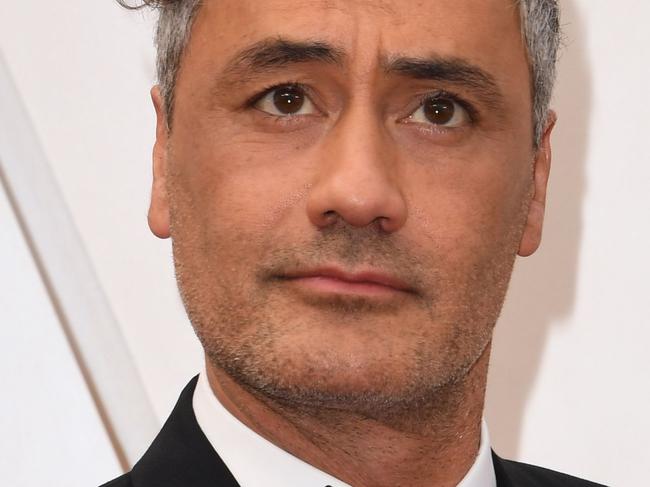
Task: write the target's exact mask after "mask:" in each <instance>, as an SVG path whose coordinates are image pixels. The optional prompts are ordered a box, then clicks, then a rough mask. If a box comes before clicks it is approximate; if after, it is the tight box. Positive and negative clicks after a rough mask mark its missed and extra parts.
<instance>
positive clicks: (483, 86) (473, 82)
mask: <svg viewBox="0 0 650 487" xmlns="http://www.w3.org/2000/svg"><path fill="white" fill-rule="evenodd" d="M384 68H385V71H386V72H387V73H395V74H398V75H400V76H405V77H408V78H412V79H418V80H431V81H440V82H446V83H451V84H455V85H461V86H465V87H467V88H469V89H471V90H472V91H474V92H476V94H477V95H478V96H479V97H480V98H481V99H482V101H483V102H484V103H486V104H487V105H488V106H498V105H499V104H501V103H502V102H503V95H502V93H501V90H500V89H499V86H498V84H497V82H496V80H495V78H494V77H493V76H492V75H491V74H490V73H488V72H487V71H485V70H484V69H481V68H480V67H478V66H476V65H474V64H471V63H469V62H467V61H465V60H464V59H460V58H443V57H439V56H435V55H434V56H431V57H429V58H412V57H398V58H393V59H391V60H389V61H388V62H387V63H385V66H384Z"/></svg>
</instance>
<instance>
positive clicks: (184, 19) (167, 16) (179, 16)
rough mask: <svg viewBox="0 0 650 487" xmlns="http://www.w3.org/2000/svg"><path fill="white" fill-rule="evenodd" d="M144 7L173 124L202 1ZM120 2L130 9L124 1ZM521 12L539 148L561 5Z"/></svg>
mask: <svg viewBox="0 0 650 487" xmlns="http://www.w3.org/2000/svg"><path fill="white" fill-rule="evenodd" d="M143 1H144V3H143V4H142V5H140V7H141V6H146V5H148V6H151V7H156V8H158V9H159V17H158V26H157V28H156V37H155V39H156V48H157V62H156V66H157V71H158V83H159V85H160V91H161V95H162V99H163V103H164V105H165V112H166V114H167V120H168V122H169V123H170V124H171V119H172V118H171V117H172V112H173V107H174V87H175V85H176V78H177V75H178V70H179V68H180V64H181V59H182V55H183V50H184V49H185V46H186V44H187V42H188V40H189V37H190V32H191V30H192V25H193V23H194V19H195V18H196V13H197V11H198V8H199V6H200V4H201V0H143ZM118 2H119V3H120V4H121V5H123V6H125V7H127V8H139V7H132V6H129V5H128V4H127V3H126V2H125V1H124V0H118ZM516 2H517V4H518V5H519V8H520V12H521V24H522V35H523V36H524V40H525V43H526V47H527V50H528V63H529V65H530V75H531V84H532V101H533V120H532V121H533V136H534V144H535V147H537V146H538V145H539V143H540V142H541V140H542V136H543V134H544V128H545V126H546V123H547V120H548V115H549V107H550V104H551V95H552V93H553V85H554V84H555V66H556V62H557V55H558V49H559V47H560V39H561V33H560V8H559V6H558V2H557V0H516Z"/></svg>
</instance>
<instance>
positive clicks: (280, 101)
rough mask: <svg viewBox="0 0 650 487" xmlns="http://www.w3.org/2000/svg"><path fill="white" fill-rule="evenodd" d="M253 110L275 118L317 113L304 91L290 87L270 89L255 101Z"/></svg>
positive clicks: (296, 87) (297, 87)
mask: <svg viewBox="0 0 650 487" xmlns="http://www.w3.org/2000/svg"><path fill="white" fill-rule="evenodd" d="M255 108H257V109H258V110H261V111H263V112H266V113H268V114H270V115H275V116H276V117H289V116H292V115H295V116H298V115H313V114H314V113H317V110H316V108H315V107H314V105H313V103H312V102H311V100H310V99H309V97H308V96H307V94H306V93H305V90H304V89H302V88H301V87H300V86H292V85H285V86H278V87H276V88H273V89H270V90H269V91H267V92H266V93H265V94H264V95H263V96H262V97H261V98H260V99H259V100H257V102H256V103H255Z"/></svg>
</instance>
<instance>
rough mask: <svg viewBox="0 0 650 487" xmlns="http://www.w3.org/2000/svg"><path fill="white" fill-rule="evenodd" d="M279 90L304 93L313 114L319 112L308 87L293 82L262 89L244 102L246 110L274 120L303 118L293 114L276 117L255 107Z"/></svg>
mask: <svg viewBox="0 0 650 487" xmlns="http://www.w3.org/2000/svg"><path fill="white" fill-rule="evenodd" d="M281 88H291V89H296V90H300V91H302V92H303V93H304V95H305V99H306V100H307V101H308V103H309V104H310V105H311V106H312V107H313V109H314V111H315V112H319V111H320V110H319V109H318V107H317V106H316V103H314V100H313V96H312V95H311V91H312V90H310V89H309V87H308V86H305V85H303V84H302V83H298V82H295V81H288V82H284V83H275V84H273V85H271V86H268V87H266V88H264V89H262V90H261V91H260V92H259V93H257V94H256V95H254V96H253V97H252V98H250V99H249V100H248V101H247V102H246V108H254V109H256V110H259V111H261V112H263V113H265V114H267V115H269V116H272V117H276V118H289V117H297V116H304V114H303V115H300V114H293V115H289V114H286V115H277V114H274V113H270V112H268V111H266V110H262V109H260V108H258V107H257V105H258V103H260V102H261V101H262V100H263V99H264V98H265V97H267V96H269V95H270V94H271V93H273V92H274V91H276V90H279V89H281Z"/></svg>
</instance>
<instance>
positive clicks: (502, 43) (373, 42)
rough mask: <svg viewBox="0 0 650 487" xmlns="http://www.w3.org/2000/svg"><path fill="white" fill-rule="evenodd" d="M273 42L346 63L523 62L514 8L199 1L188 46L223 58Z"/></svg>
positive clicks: (409, 1) (506, 4) (402, 1)
mask: <svg viewBox="0 0 650 487" xmlns="http://www.w3.org/2000/svg"><path fill="white" fill-rule="evenodd" d="M273 36H278V37H282V38H288V39H295V40H303V39H304V40H306V39H310V40H314V39H317V40H322V41H327V42H328V43H330V44H332V45H336V46H339V47H340V48H341V49H342V50H343V51H344V52H346V53H347V54H348V56H349V57H351V58H355V57H380V56H384V57H390V56H393V55H409V56H420V55H428V54H431V53H435V54H436V55H438V56H450V57H452V56H453V57H458V56H462V57H464V58H465V59H467V60H469V61H472V62H476V63H477V64H481V60H483V61H485V60H486V59H488V60H489V62H490V63H492V64H494V63H497V64H503V65H506V64H508V63H512V61H513V59H512V56H515V55H516V56H517V58H518V59H520V60H521V59H523V58H525V49H524V45H523V42H522V36H521V30H520V19H519V7H518V5H517V3H516V2H515V1H514V0H309V1H306V0H264V1H263V2H261V1H259V0H207V1H205V2H204V3H203V6H202V7H201V9H200V10H199V13H198V15H197V19H196V22H195V25H194V28H193V33H192V41H191V44H192V45H194V46H197V45H198V46H201V47H202V48H210V49H211V50H213V51H214V52H215V54H218V55H219V58H220V59H222V60H224V61H225V60H226V57H227V55H228V54H229V53H234V52H235V51H236V50H238V49H240V48H243V47H245V46H246V45H250V44H251V43H253V42H256V41H259V40H260V39H264V38H269V37H273Z"/></svg>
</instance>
